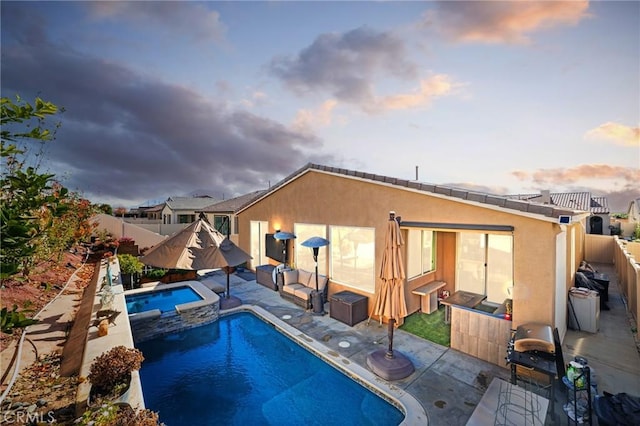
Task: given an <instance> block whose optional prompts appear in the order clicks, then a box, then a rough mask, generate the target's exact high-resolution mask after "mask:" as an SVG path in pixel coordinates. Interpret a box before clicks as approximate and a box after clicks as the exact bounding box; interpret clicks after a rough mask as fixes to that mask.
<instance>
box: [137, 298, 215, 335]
mask: <svg viewBox="0 0 640 426" xmlns="http://www.w3.org/2000/svg"><path fill="white" fill-rule="evenodd" d="M143 314H146V315H141V314H137V315H132V316H130V317H129V322H130V323H131V332H132V333H133V340H134V342H135V343H140V342H144V341H146V340H149V339H152V338H154V337H158V336H163V335H166V334H169V333H175V332H177V331H182V330H187V329H189V328H193V327H198V326H201V325H205V324H208V323H211V322H214V321H216V320H217V319H218V317H219V315H220V304H219V303H211V304H208V305H205V306H199V307H196V308H191V309H186V310H181V312H178V310H175V311H172V312H164V313H160V311H158V310H155V311H149V312H143Z"/></svg>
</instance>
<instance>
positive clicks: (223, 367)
mask: <svg viewBox="0 0 640 426" xmlns="http://www.w3.org/2000/svg"><path fill="white" fill-rule="evenodd" d="M137 347H138V348H139V349H140V350H141V351H142V353H143V354H144V357H145V361H144V362H143V363H142V368H141V369H140V377H141V381H142V388H143V392H144V399H145V406H146V408H149V409H151V410H154V411H158V412H159V414H160V420H161V421H162V422H164V423H166V424H168V425H171V426H174V425H193V424H198V425H205V424H224V425H229V424H274V425H297V424H300V425H314V424H318V425H320V424H322V425H342V424H348V425H353V424H358V425H397V424H399V423H401V422H402V421H403V419H404V413H403V412H402V411H400V410H399V409H398V408H396V406H394V405H392V404H391V403H389V402H388V401H387V400H385V399H383V398H382V397H381V396H379V395H378V394H377V393H375V392H372V391H371V390H369V389H368V388H366V387H364V386H363V385H361V384H360V383H358V382H356V381H354V380H352V379H351V378H350V377H348V376H346V375H345V374H343V373H342V372H340V371H338V370H337V369H336V368H334V367H332V366H331V365H329V364H327V363H326V362H324V361H323V360H321V359H320V358H318V357H317V356H315V355H313V354H312V353H310V352H309V351H307V350H306V349H304V348H303V347H301V346H300V345H298V344H297V343H295V342H294V341H292V340H291V339H289V338H288V337H286V336H285V335H283V334H281V333H280V332H278V331H277V330H276V329H275V328H274V327H273V326H271V325H270V324H268V323H266V322H264V321H263V320H261V319H260V318H258V317H257V316H255V315H253V314H252V313H249V312H239V313H234V314H232V315H228V316H223V317H221V318H220V319H219V320H218V321H216V322H214V323H211V324H208V325H204V326H200V327H197V328H193V329H190V330H186V331H183V332H180V333H175V334H172V335H168V336H163V337H160V338H155V339H152V340H148V341H146V342H143V343H140V344H139V345H137Z"/></svg>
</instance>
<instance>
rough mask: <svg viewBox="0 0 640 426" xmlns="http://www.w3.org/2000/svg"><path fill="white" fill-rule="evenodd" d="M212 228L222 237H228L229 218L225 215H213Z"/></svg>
mask: <svg viewBox="0 0 640 426" xmlns="http://www.w3.org/2000/svg"><path fill="white" fill-rule="evenodd" d="M213 227H214V228H215V229H217V230H218V232H220V233H221V234H222V235H228V232H229V216H227V215H214V216H213Z"/></svg>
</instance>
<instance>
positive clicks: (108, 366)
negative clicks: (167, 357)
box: [87, 346, 144, 402]
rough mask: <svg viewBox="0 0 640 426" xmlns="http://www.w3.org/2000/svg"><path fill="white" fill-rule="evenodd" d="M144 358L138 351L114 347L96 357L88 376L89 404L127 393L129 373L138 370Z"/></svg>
mask: <svg viewBox="0 0 640 426" xmlns="http://www.w3.org/2000/svg"><path fill="white" fill-rule="evenodd" d="M142 361H144V357H143V356H142V352H140V350H139V349H135V348H127V347H125V346H115V347H113V348H111V349H110V350H109V351H107V352H104V353H103V354H102V355H100V356H98V357H97V358H96V359H95V360H94V361H93V363H92V364H91V367H90V370H89V376H88V377H87V378H88V379H89V381H90V382H91V391H90V393H89V396H90V402H94V401H96V399H99V398H109V399H112V398H116V397H118V396H120V395H122V394H123V393H125V392H126V391H127V389H128V388H129V384H130V381H131V372H132V371H134V370H139V369H140V367H141V365H142Z"/></svg>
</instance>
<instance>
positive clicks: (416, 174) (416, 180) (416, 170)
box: [416, 166, 418, 181]
mask: <svg viewBox="0 0 640 426" xmlns="http://www.w3.org/2000/svg"><path fill="white" fill-rule="evenodd" d="M417 180H418V166H416V181H417Z"/></svg>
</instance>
